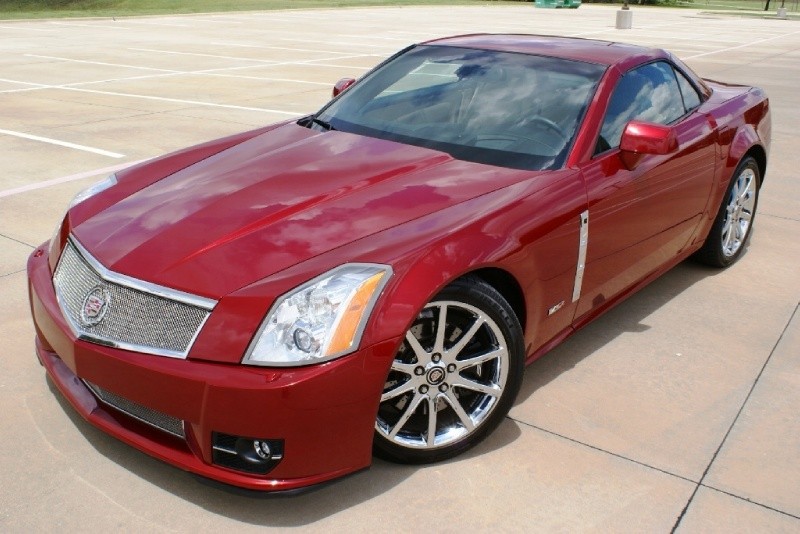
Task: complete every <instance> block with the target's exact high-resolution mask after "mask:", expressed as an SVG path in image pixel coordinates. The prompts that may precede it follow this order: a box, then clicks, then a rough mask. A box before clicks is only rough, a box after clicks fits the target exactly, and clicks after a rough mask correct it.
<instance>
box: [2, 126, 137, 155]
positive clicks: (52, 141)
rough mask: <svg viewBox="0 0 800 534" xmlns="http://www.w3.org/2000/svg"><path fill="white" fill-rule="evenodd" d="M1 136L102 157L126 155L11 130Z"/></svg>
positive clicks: (3, 131) (4, 131) (3, 132)
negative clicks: (38, 142) (39, 142)
mask: <svg viewBox="0 0 800 534" xmlns="http://www.w3.org/2000/svg"><path fill="white" fill-rule="evenodd" d="M0 134H5V135H10V136H12V137H20V138H22V139H29V140H31V141H41V142H42V143H48V144H51V145H58V146H63V147H67V148H74V149H75V150H83V151H84V152H91V153H93V154H99V155H101V156H108V157H109V158H124V157H125V155H124V154H117V153H116V152H109V151H108V150H102V149H100V148H93V147H90V146H86V145H78V144H75V143H68V142H67V141H59V140H58V139H50V138H49V137H40V136H38V135H31V134H26V133H22V132H14V131H11V130H0Z"/></svg>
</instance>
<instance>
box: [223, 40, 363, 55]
mask: <svg viewBox="0 0 800 534" xmlns="http://www.w3.org/2000/svg"><path fill="white" fill-rule="evenodd" d="M211 44H212V45H213V46H235V47H237V48H260V49H266V50H287V51H290V52H312V53H314V54H319V53H325V54H339V55H342V56H347V55H350V52H334V51H333V50H319V49H316V50H314V49H312V48H290V47H288V46H266V45H251V44H240V43H219V42H218V43H211Z"/></svg>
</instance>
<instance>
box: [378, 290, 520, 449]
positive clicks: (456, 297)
mask: <svg viewBox="0 0 800 534" xmlns="http://www.w3.org/2000/svg"><path fill="white" fill-rule="evenodd" d="M437 301H456V302H462V303H464V304H468V305H470V306H474V307H475V308H478V309H479V310H481V311H482V312H483V313H485V314H487V315H488V316H489V317H490V318H491V319H492V321H494V322H495V324H496V325H497V326H498V328H499V329H500V331H501V333H502V335H503V337H504V338H505V339H504V341H505V344H506V348H507V350H508V360H507V364H508V374H507V376H506V383H505V386H504V388H503V392H502V393H501V395H500V398H499V399H498V401H497V404H496V405H495V406H494V407H493V408H492V412H491V413H490V414H489V415H488V417H487V418H486V419H485V420H483V421H482V422H481V423H480V425H479V426H478V427H477V428H476V429H475V430H474V431H473V432H471V433H470V434H468V435H466V436H464V438H462V439H461V440H459V441H456V442H455V443H452V444H449V445H445V446H443V447H439V448H436V449H416V448H411V447H403V446H401V445H398V444H396V443H394V442H393V441H390V440H389V439H387V438H386V437H384V436H383V435H382V434H380V433H379V432H378V431H377V430H376V431H375V438H374V446H373V449H374V452H375V454H376V455H377V456H379V457H382V458H384V459H387V460H391V461H395V462H401V463H414V464H421V463H432V462H437V461H441V460H446V459H448V458H452V457H454V456H457V455H459V454H461V453H462V452H464V451H466V450H467V449H469V448H471V447H473V446H475V445H477V444H478V443H480V442H481V441H482V440H483V439H484V438H486V436H488V435H489V434H490V433H491V432H492V431H493V430H494V429H495V428H497V426H498V425H499V424H500V423H501V422H502V420H503V419H504V418H505V416H506V415H507V414H508V411H509V410H510V409H511V407H512V406H513V404H514V401H515V400H516V397H517V394H518V393H519V389H520V386H521V384H522V376H523V372H524V368H525V353H524V342H523V336H522V328H521V326H520V324H519V320H518V319H517V316H516V315H515V314H514V311H513V310H512V308H511V306H510V305H509V304H508V302H507V301H506V300H505V299H504V298H503V297H502V295H501V294H500V293H499V292H498V291H497V290H495V289H494V288H493V287H492V286H490V285H489V284H487V283H486V282H483V281H482V280H480V279H477V278H472V277H468V278H465V279H461V280H457V281H456V282H454V283H452V284H451V285H449V286H447V287H445V288H444V289H443V290H442V291H440V292H439V293H438V294H437V295H436V296H435V297H434V298H433V299H432V300H431V301H430V302H437ZM427 305H428V304H426V306H427Z"/></svg>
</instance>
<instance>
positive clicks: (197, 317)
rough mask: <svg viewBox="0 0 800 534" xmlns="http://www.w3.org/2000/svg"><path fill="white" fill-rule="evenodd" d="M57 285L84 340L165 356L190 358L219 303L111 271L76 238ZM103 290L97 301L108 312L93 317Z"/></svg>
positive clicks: (60, 299) (60, 268)
mask: <svg viewBox="0 0 800 534" xmlns="http://www.w3.org/2000/svg"><path fill="white" fill-rule="evenodd" d="M53 284H54V285H55V288H56V294H57V295H58V302H59V305H60V306H61V309H62V311H63V312H64V315H65V317H66V318H67V319H68V320H69V323H70V325H71V326H72V329H73V331H74V332H75V334H76V335H77V336H79V337H80V338H81V339H86V340H88V341H93V342H95V343H100V344H103V345H110V346H113V347H118V348H123V349H128V350H133V351H137V352H144V353H150V354H157V355H160V356H171V357H177V358H185V357H186V355H187V354H188V352H189V349H190V348H191V345H192V343H193V341H194V339H195V338H196V337H197V335H198V334H199V332H200V328H202V326H203V323H204V322H205V321H206V319H207V318H208V316H209V313H210V310H211V309H212V308H213V307H214V304H215V302H214V301H212V300H209V299H203V298H201V297H196V296H194V295H188V294H186V293H182V292H179V291H175V290H171V289H169V288H164V287H161V286H156V285H153V284H149V283H146V282H142V281H138V280H135V279H132V278H129V277H126V276H123V275H119V274H117V273H113V272H111V271H108V270H107V269H105V268H104V267H103V266H102V265H100V263H99V262H97V260H95V259H94V258H92V257H91V255H89V253H88V252H87V251H86V250H84V249H83V247H81V246H80V245H79V244H77V242H73V241H72V240H71V239H70V240H69V241H68V242H67V245H66V247H65V248H64V252H63V253H62V256H61V259H60V261H59V263H58V267H57V268H56V272H55V276H54V277H53ZM98 288H100V289H98ZM97 291H99V292H101V294H102V295H103V298H102V299H101V300H98V301H97V302H100V303H101V306H100V307H101V308H102V310H103V311H102V315H98V317H97V318H95V320H94V321H87V319H86V316H85V313H86V309H87V302H88V299H89V296H90V294H93V293H96V292H97ZM170 297H172V298H170ZM181 301H183V302H181ZM187 301H188V302H187ZM95 311H97V310H95ZM93 323H94V324H93Z"/></svg>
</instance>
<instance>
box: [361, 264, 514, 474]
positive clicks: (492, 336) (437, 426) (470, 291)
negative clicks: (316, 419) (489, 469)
mask: <svg viewBox="0 0 800 534" xmlns="http://www.w3.org/2000/svg"><path fill="white" fill-rule="evenodd" d="M523 366H524V349H523V340H522V328H521V327H520V325H519V321H518V320H517V317H516V315H515V314H514V312H513V310H512V309H511V306H510V305H509V304H508V302H507V301H506V300H505V299H504V298H503V296H502V295H500V293H499V292H497V291H496V290H495V289H494V288H493V287H492V286H490V285H488V284H487V283H485V282H483V281H482V280H480V279H477V278H472V277H468V278H464V279H461V280H458V281H456V282H454V283H453V284H451V285H450V286H448V287H446V288H445V289H443V290H442V291H441V292H440V293H439V294H438V295H437V296H436V298H434V299H433V301H431V302H430V303H428V304H427V305H426V306H425V308H424V309H423V310H422V311H421V312H420V314H419V315H418V316H417V318H416V320H415V321H414V323H413V324H412V326H411V328H410V329H409V330H408V332H406V336H405V340H404V342H403V344H402V345H401V347H400V349H399V350H398V352H397V354H396V355H395V358H394V361H393V362H392V366H391V370H390V371H389V376H388V378H387V380H386V383H385V385H384V389H383V394H382V396H381V400H380V406H379V409H378V416H377V419H376V422H375V441H374V449H375V453H376V454H377V455H378V456H380V457H382V458H384V459H387V460H391V461H396V462H402V463H428V462H435V461H440V460H444V459H447V458H451V457H453V456H456V455H457V454H460V453H461V452H463V451H465V450H466V449H468V448H470V447H472V446H473V445H475V444H477V443H478V442H479V441H481V440H482V439H483V438H485V437H486V436H487V435H488V434H489V433H490V432H491V431H492V430H494V428H495V427H497V425H498V424H500V422H501V421H502V419H503V417H505V415H506V414H507V413H508V411H509V409H510V408H511V405H512V404H513V402H514V399H515V398H516V396H517V392H518V391H519V387H520V383H521V380H522V374H523Z"/></svg>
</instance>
